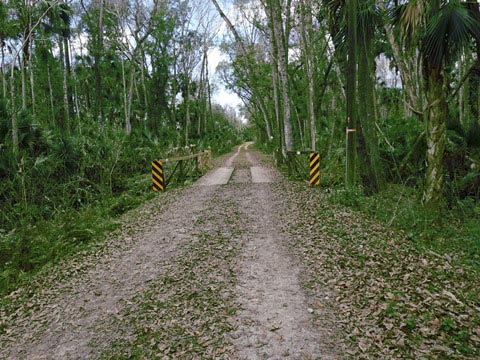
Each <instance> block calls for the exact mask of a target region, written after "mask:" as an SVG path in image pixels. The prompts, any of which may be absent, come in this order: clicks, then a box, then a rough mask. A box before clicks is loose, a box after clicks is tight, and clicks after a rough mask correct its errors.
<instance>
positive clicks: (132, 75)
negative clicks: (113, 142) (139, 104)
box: [125, 64, 135, 135]
mask: <svg viewBox="0 0 480 360" xmlns="http://www.w3.org/2000/svg"><path fill="white" fill-rule="evenodd" d="M134 85H135V68H134V67H133V64H132V70H131V71H130V87H129V89H128V97H127V109H126V115H125V131H126V133H127V135H130V134H131V133H132V122H131V120H130V119H131V118H132V102H133V88H134Z"/></svg>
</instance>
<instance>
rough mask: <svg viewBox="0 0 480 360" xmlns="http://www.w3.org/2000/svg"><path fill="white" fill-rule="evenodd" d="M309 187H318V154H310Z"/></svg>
mask: <svg viewBox="0 0 480 360" xmlns="http://www.w3.org/2000/svg"><path fill="white" fill-rule="evenodd" d="M308 158H309V159H310V186H318V185H320V154H319V153H315V152H313V153H310V155H308Z"/></svg>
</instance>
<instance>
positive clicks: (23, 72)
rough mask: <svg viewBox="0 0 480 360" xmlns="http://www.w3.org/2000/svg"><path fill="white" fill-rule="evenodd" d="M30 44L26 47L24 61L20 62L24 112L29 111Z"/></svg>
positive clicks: (23, 55)
mask: <svg viewBox="0 0 480 360" xmlns="http://www.w3.org/2000/svg"><path fill="white" fill-rule="evenodd" d="M27 48H28V44H26V45H25V47H24V51H23V54H22V60H21V62H20V64H21V65H20V66H21V77H22V110H27V83H26V79H25V76H26V74H25V73H26V67H27V61H28V50H27Z"/></svg>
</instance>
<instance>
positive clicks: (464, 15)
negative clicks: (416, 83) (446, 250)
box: [395, 0, 480, 211]
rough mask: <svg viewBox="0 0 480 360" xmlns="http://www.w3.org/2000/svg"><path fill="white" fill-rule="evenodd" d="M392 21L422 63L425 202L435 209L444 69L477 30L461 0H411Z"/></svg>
mask: <svg viewBox="0 0 480 360" xmlns="http://www.w3.org/2000/svg"><path fill="white" fill-rule="evenodd" d="M395 18H396V21H395V24H396V25H397V26H399V27H400V30H401V31H402V33H403V39H404V43H405V44H406V45H409V42H410V43H413V44H417V45H418V46H419V49H420V53H421V56H422V63H423V65H422V66H423V77H424V86H425V96H426V100H427V108H426V110H425V112H424V119H425V120H424V121H425V130H426V134H427V154H426V160H427V172H426V178H425V191H424V196H423V200H424V204H425V205H426V207H427V208H429V209H432V210H434V211H437V210H438V209H440V208H441V205H442V203H443V185H444V176H443V156H444V151H445V142H446V128H445V117H446V114H447V113H448V105H447V101H446V91H445V87H446V83H445V76H444V72H445V69H446V68H447V67H448V66H451V65H452V64H453V63H454V62H455V60H456V59H457V57H458V55H459V53H460V52H461V50H462V49H463V48H464V47H465V46H466V45H467V44H468V43H469V42H470V41H471V39H472V37H473V35H474V34H478V32H479V31H480V30H479V28H480V26H479V24H478V22H477V21H476V19H475V18H474V17H473V15H472V14H471V12H470V11H469V10H468V9H467V8H466V7H465V5H464V4H462V3H461V2H460V1H458V0H456V1H447V0H433V1H432V0H410V1H409V2H408V3H406V4H403V5H400V6H399V7H398V8H397V10H396V12H395Z"/></svg>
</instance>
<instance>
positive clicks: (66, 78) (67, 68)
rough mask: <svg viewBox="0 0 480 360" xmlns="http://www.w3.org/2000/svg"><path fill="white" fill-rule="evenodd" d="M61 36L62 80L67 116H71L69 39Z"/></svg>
mask: <svg viewBox="0 0 480 360" xmlns="http://www.w3.org/2000/svg"><path fill="white" fill-rule="evenodd" d="M62 37H63V48H64V49H65V74H64V82H65V84H66V86H65V88H66V89H67V101H68V115H69V117H72V116H73V96H72V88H71V85H70V78H71V74H72V65H71V63H70V41H69V40H68V36H62Z"/></svg>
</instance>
